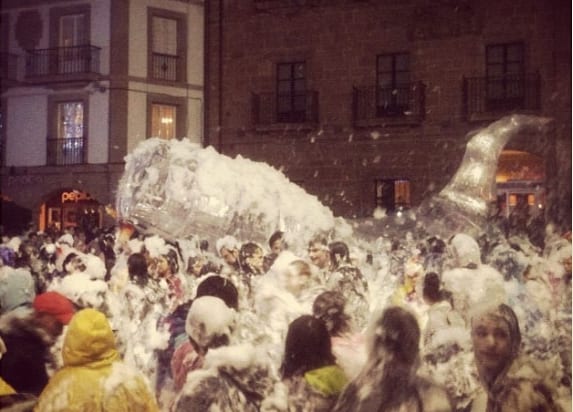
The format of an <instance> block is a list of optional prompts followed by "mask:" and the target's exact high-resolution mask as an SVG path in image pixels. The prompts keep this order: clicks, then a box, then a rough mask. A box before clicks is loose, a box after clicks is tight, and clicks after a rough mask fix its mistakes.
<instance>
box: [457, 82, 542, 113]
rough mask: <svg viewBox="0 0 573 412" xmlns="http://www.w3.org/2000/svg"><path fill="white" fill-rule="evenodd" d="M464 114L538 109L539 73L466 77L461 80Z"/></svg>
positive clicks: (539, 93)
mask: <svg viewBox="0 0 573 412" xmlns="http://www.w3.org/2000/svg"><path fill="white" fill-rule="evenodd" d="M463 95H464V101H463V104H464V112H465V115H466V118H467V119H469V120H471V119H472V118H476V117H478V118H479V117H480V116H484V115H485V116H487V115H488V114H490V115H495V116H499V115H500V114H505V113H508V112H520V111H523V112H537V111H539V110H541V77H540V76H539V74H538V73H535V74H525V75H511V76H501V77H468V78H464V80H463Z"/></svg>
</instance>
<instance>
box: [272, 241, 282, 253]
mask: <svg viewBox="0 0 573 412" xmlns="http://www.w3.org/2000/svg"><path fill="white" fill-rule="evenodd" d="M282 251H283V240H282V239H277V240H275V241H274V242H273V244H272V245H271V252H272V253H275V254H277V255H278V254H279V253H281V252H282Z"/></svg>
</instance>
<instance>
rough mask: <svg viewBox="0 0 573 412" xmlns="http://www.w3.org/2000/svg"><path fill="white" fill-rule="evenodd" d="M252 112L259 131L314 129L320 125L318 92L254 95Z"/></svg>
mask: <svg viewBox="0 0 573 412" xmlns="http://www.w3.org/2000/svg"><path fill="white" fill-rule="evenodd" d="M279 108H280V110H279ZM252 111H253V113H252V116H253V124H254V125H255V128H257V130H265V129H269V130H283V129H285V128H287V129H288V128H293V129H297V130H307V129H313V128H315V127H316V125H317V123H318V92H316V91H306V92H304V93H301V94H297V95H286V96H277V95H276V94H274V93H259V94H253V95H252Z"/></svg>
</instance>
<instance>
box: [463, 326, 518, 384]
mask: <svg viewBox="0 0 573 412" xmlns="http://www.w3.org/2000/svg"><path fill="white" fill-rule="evenodd" d="M472 341H473V347H474V355H475V359H476V363H477V365H478V367H480V368H481V369H482V370H484V371H485V372H486V373H488V374H489V375H490V376H495V375H497V374H498V373H499V372H500V371H501V370H502V369H503V368H504V366H505V365H506V364H507V362H509V360H510V359H511V335H510V332H509V326H508V325H507V323H506V322H504V321H503V320H501V319H499V318H497V317H493V316H488V315H484V316H482V317H480V318H478V319H476V320H474V322H473V325H472Z"/></svg>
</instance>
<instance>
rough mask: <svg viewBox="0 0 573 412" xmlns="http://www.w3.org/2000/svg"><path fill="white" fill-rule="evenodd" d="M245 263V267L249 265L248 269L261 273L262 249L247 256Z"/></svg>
mask: <svg viewBox="0 0 573 412" xmlns="http://www.w3.org/2000/svg"><path fill="white" fill-rule="evenodd" d="M245 260H246V262H247V265H249V266H250V267H252V268H254V269H256V270H258V271H261V272H262V270H263V250H262V249H256V250H255V251H254V252H253V254H252V255H251V256H249V257H248V258H246V259H245Z"/></svg>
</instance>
